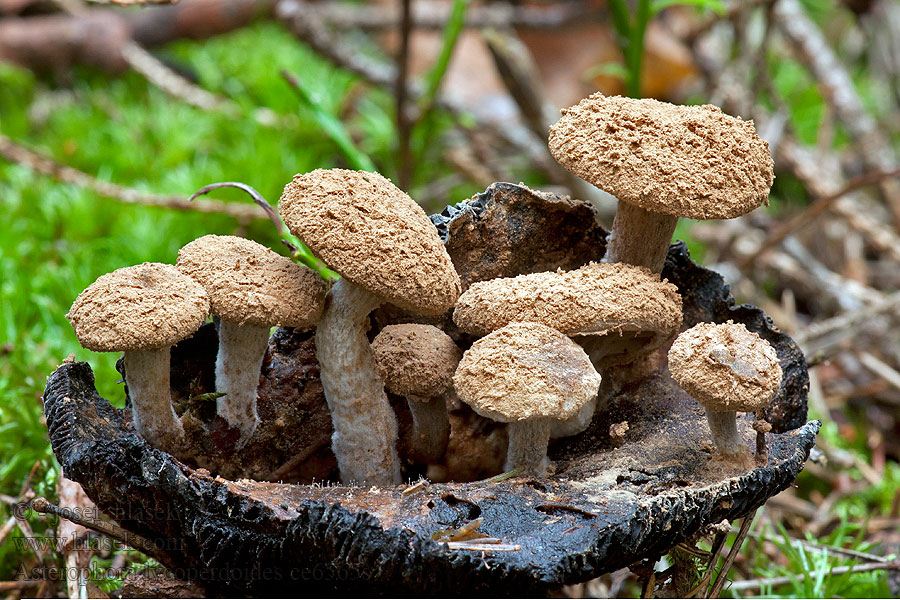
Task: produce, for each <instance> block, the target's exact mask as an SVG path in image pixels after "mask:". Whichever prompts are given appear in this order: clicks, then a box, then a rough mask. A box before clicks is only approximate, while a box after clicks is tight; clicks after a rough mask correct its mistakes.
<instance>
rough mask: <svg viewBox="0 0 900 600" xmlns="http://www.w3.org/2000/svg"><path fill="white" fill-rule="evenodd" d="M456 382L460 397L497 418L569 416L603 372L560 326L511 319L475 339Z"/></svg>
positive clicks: (596, 385)
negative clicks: (513, 321) (495, 329)
mask: <svg viewBox="0 0 900 600" xmlns="http://www.w3.org/2000/svg"><path fill="white" fill-rule="evenodd" d="M453 384H454V386H455V388H456V393H457V395H458V396H459V399H460V400H462V401H463V402H465V403H466V404H468V405H469V406H471V407H472V409H473V410H474V411H475V412H477V413H478V414H480V415H482V416H484V417H487V418H489V419H493V420H494V421H500V422H510V421H521V420H524V419H531V418H534V417H550V418H554V419H567V418H569V417H571V416H573V415H574V414H576V413H577V412H578V410H579V409H580V408H581V406H582V405H583V404H584V403H585V402H587V401H588V400H590V399H591V398H593V397H594V396H596V395H597V391H598V390H599V389H600V375H598V374H597V371H595V370H594V367H593V365H591V361H590V359H589V358H588V356H587V354H585V352H584V350H582V349H581V347H580V346H578V344H576V343H575V342H573V341H572V340H570V339H569V338H568V337H566V336H565V335H563V334H562V333H560V332H559V331H556V330H555V329H552V328H550V327H547V326H546V325H541V324H539V323H511V324H509V325H507V326H506V327H503V328H501V329H498V330H497V331H494V332H493V333H491V334H489V335H486V336H485V337H483V338H481V339H479V340H477V341H476V342H475V343H474V344H472V347H471V348H469V349H468V350H467V351H466V352H465V353H464V354H463V357H462V360H461V361H460V362H459V367H457V369H456V374H455V375H454V376H453Z"/></svg>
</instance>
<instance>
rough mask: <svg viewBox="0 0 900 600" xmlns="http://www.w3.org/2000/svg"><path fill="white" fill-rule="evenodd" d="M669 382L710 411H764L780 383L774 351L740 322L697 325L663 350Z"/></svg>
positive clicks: (778, 366) (778, 367)
mask: <svg viewBox="0 0 900 600" xmlns="http://www.w3.org/2000/svg"><path fill="white" fill-rule="evenodd" d="M669 371H670V372H671V373H672V378H673V379H674V380H675V381H676V382H677V383H678V385H680V386H681V388H682V389H683V390H684V391H686V392H687V393H688V394H690V395H691V396H693V397H694V398H695V399H696V400H697V401H698V402H700V403H701V404H703V405H704V406H705V407H707V408H709V409H711V410H714V411H741V412H751V411H756V410H759V409H761V408H764V407H765V406H766V405H767V404H768V403H769V400H771V399H772V397H773V396H774V395H775V392H777V391H778V386H780V385H781V366H780V365H779V364H778V355H777V354H776V353H775V349H774V348H773V347H772V346H771V345H770V344H769V343H768V342H767V341H765V340H764V339H762V338H761V337H759V336H758V335H757V334H756V333H753V332H751V331H748V330H747V328H746V327H744V325H743V324H741V323H733V322H732V321H728V322H727V323H720V324H715V323H700V324H698V325H695V326H694V327H691V328H690V329H688V330H686V331H683V332H682V333H681V334H680V335H679V336H678V337H677V338H676V339H675V343H674V344H672V348H671V349H670V350H669Z"/></svg>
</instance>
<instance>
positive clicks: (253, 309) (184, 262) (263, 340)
mask: <svg viewBox="0 0 900 600" xmlns="http://www.w3.org/2000/svg"><path fill="white" fill-rule="evenodd" d="M177 267H178V269H179V270H180V271H182V272H183V273H185V274H186V275H188V276H190V277H192V278H193V279H195V280H196V281H197V282H198V283H200V285H202V286H203V287H204V289H206V291H207V293H208V294H209V298H210V302H211V305H212V312H213V314H214V315H216V316H218V317H219V319H220V323H219V351H218V354H217V356H216V390H217V391H219V392H224V393H225V396H223V397H220V398H218V399H217V400H216V404H217V406H216V412H217V413H218V414H219V415H220V416H221V417H222V418H224V419H225V420H226V421H227V422H228V424H229V425H230V426H232V427H235V428H237V429H238V430H239V431H240V432H241V437H240V439H239V440H238V442H237V447H238V448H240V447H241V446H243V445H244V444H245V443H246V442H247V441H248V440H249V439H250V437H251V436H252V435H253V432H254V431H255V430H256V426H257V424H258V422H259V417H258V416H257V412H256V388H257V385H258V384H259V373H260V369H261V367H262V361H263V357H264V356H265V352H266V347H267V345H268V342H269V330H270V328H271V327H273V326H275V325H280V326H283V327H301V328H302V327H310V326H311V325H314V324H315V323H316V322H317V321H318V320H319V317H321V315H322V310H323V308H324V306H325V293H326V292H327V285H326V283H325V281H324V280H322V278H321V277H319V275H318V274H316V273H315V272H314V271H313V270H312V269H309V268H307V267H304V266H302V265H298V264H297V263H295V262H293V261H292V260H290V259H289V258H286V257H284V256H281V255H279V254H276V253H275V252H273V251H272V250H270V249H269V248H266V247H265V246H263V245H261V244H258V243H256V242H254V241H252V240H247V239H244V238H240V237H235V236H230V235H228V236H218V235H206V236H203V237H201V238H199V239H196V240H194V241H193V242H191V243H189V244H187V245H186V246H184V247H183V248H182V249H181V250H180V251H179V252H178V262H177Z"/></svg>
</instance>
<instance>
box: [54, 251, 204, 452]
mask: <svg viewBox="0 0 900 600" xmlns="http://www.w3.org/2000/svg"><path fill="white" fill-rule="evenodd" d="M208 314H209V297H208V296H207V295H206V292H205V291H204V289H203V287H201V286H200V284H198V283H197V282H195V281H194V280H193V279H191V278H190V277H188V276H187V275H184V274H182V273H181V272H180V271H178V269H176V268H175V267H173V266H172V265H165V264H160V263H143V264H140V265H136V266H133V267H125V268H122V269H117V270H115V271H113V272H112V273H107V274H106V275H102V276H100V277H99V278H98V279H97V280H96V281H95V282H94V283H92V284H91V285H89V286H88V287H87V289H85V290H84V291H83V292H81V294H79V295H78V297H77V298H76V299H75V302H74V303H72V308H71V309H69V313H68V314H67V315H66V318H67V319H69V322H71V324H72V328H73V329H74V330H75V335H76V336H77V337H78V341H79V342H80V343H81V345H82V346H84V347H85V348H87V349H88V350H93V351H95V352H124V353H125V357H124V358H125V383H126V384H127V386H128V395H129V396H130V398H131V410H132V415H133V417H134V426H135V429H136V430H137V432H138V433H139V434H140V435H141V437H143V438H144V439H145V440H147V441H148V442H149V443H150V445H152V446H154V447H156V448H159V449H161V450H167V451H169V452H173V453H182V452H183V451H184V450H185V448H184V447H183V444H184V429H183V428H182V426H181V421H180V420H179V418H178V416H177V415H176V414H175V410H174V409H173V408H172V397H171V392H170V389H169V356H170V347H171V346H172V345H173V344H175V343H176V342H179V341H181V340H183V339H185V338H186V337H189V336H190V335H191V334H193V333H194V332H195V331H196V330H197V329H198V328H199V327H200V325H202V324H203V321H204V320H205V319H206V316H207V315H208Z"/></svg>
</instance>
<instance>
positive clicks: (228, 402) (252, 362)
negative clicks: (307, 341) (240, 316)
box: [216, 319, 269, 448]
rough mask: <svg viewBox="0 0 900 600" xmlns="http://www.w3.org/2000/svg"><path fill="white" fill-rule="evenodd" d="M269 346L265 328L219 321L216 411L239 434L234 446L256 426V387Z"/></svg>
mask: <svg viewBox="0 0 900 600" xmlns="http://www.w3.org/2000/svg"><path fill="white" fill-rule="evenodd" d="M268 344H269V328H268V327H259V326H256V325H240V324H238V323H235V322H233V321H226V320H224V319H223V320H221V321H220V322H219V353H218V355H217V356H216V391H218V392H224V393H225V395H224V396H222V397H220V398H217V399H216V412H217V413H218V414H219V416H221V417H222V418H223V419H225V420H226V421H228V424H229V425H230V426H231V427H234V428H236V429H238V430H240V432H241V437H240V439H239V440H238V442H237V444H236V447H237V448H240V447H242V446H243V445H244V444H246V443H247V441H248V440H249V439H250V436H252V435H253V432H254V431H255V430H256V426H257V424H258V423H259V416H257V414H256V388H257V387H259V374H260V371H261V370H262V361H263V357H264V356H265V354H266V346H268Z"/></svg>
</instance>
